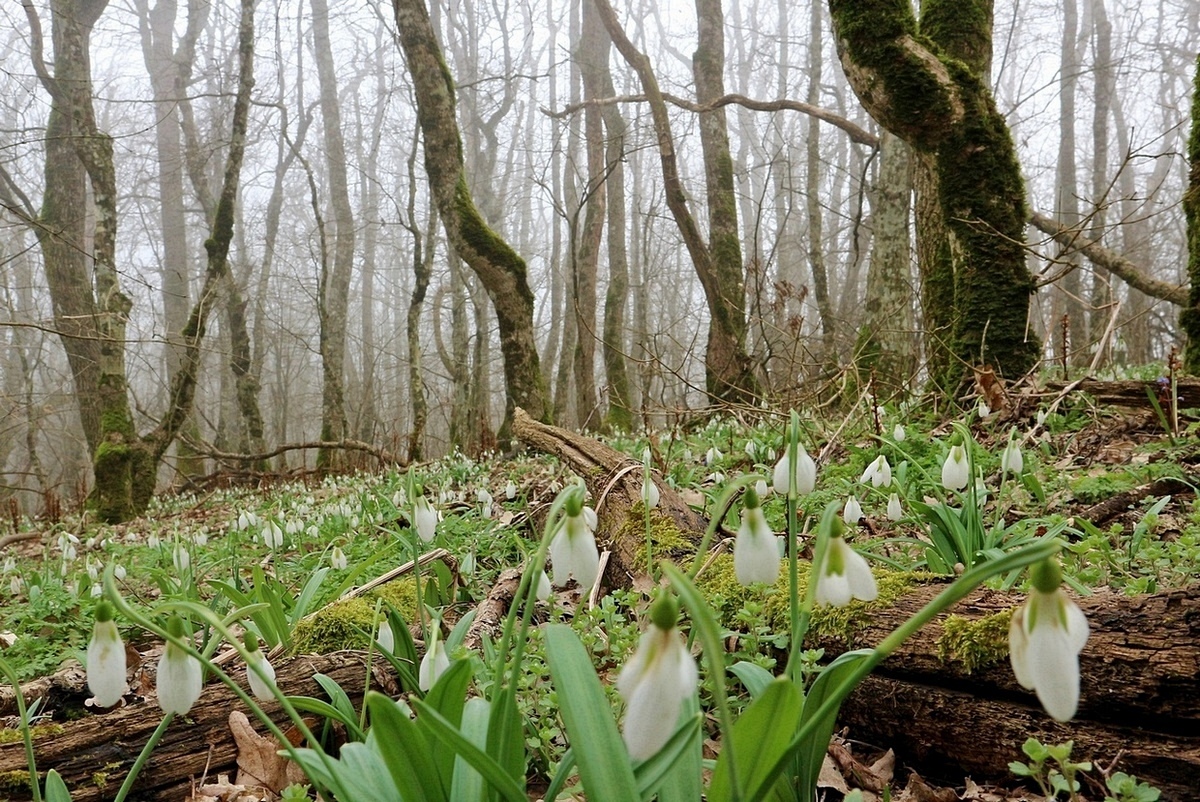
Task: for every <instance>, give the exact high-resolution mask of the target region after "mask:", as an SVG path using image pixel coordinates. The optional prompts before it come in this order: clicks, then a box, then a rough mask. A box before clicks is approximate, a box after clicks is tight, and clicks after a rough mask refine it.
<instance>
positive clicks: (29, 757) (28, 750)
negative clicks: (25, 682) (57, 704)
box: [0, 657, 42, 802]
mask: <svg viewBox="0 0 1200 802" xmlns="http://www.w3.org/2000/svg"><path fill="white" fill-rule="evenodd" d="M0 673H3V674H4V678H5V679H7V680H8V682H9V684H10V685H12V689H13V699H14V700H15V701H16V703H17V719H18V720H19V721H20V722H21V738H22V740H24V742H25V763H26V764H27V765H28V766H29V787H30V789H31V790H32V791H33V802H42V784H41V782H40V781H39V780H38V773H37V758H36V757H34V754H33V732H32V730H31V729H30V723H29V711H28V710H27V709H26V707H25V694H23V693H22V692H21V678H20V677H18V676H17V672H16V671H15V670H14V669H13V667H12V666H11V665H9V664H8V661H7V660H5V659H4V658H2V657H0Z"/></svg>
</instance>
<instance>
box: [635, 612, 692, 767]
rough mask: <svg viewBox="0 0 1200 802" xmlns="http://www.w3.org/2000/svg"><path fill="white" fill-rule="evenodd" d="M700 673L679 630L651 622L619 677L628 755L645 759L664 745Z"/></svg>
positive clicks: (637, 758)
mask: <svg viewBox="0 0 1200 802" xmlns="http://www.w3.org/2000/svg"><path fill="white" fill-rule="evenodd" d="M697 678H698V674H697V670H696V661H695V660H694V659H693V658H692V656H691V654H689V653H688V651H687V648H686V647H685V646H684V643H683V640H682V638H681V637H680V635H679V633H678V631H677V630H676V629H675V628H674V627H672V628H671V629H669V630H663V629H660V628H659V627H658V626H656V625H654V624H651V626H650V628H649V629H647V630H646V631H645V632H644V633H643V634H642V637H641V640H640V641H639V643H638V648H637V651H635V652H634V654H633V657H631V658H630V660H629V662H628V663H626V664H625V667H624V668H622V669H621V673H620V675H619V676H618V677H617V690H618V691H619V692H620V694H621V696H622V698H624V700H625V722H624V725H623V726H622V730H623V733H624V736H625V744H626V747H627V748H628V749H629V755H630V757H632V758H633V759H634V760H645V759H646V758H648V757H651V756H652V755H654V754H655V753H656V752H658V750H659V749H661V748H662V747H663V745H664V744H665V743H666V742H667V740H668V739H669V738H670V737H671V734H672V733H673V732H674V731H675V726H676V724H677V723H678V721H679V712H680V710H681V708H682V704H683V700H684V699H685V698H687V697H688V696H689V695H691V694H693V693H695V691H696V683H697Z"/></svg>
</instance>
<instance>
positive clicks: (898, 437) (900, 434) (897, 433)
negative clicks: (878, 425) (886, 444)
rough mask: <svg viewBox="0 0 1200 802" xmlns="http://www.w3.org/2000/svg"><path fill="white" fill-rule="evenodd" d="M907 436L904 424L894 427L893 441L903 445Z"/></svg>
mask: <svg viewBox="0 0 1200 802" xmlns="http://www.w3.org/2000/svg"><path fill="white" fill-rule="evenodd" d="M907 436H908V435H906V434H905V433H904V426H903V425H902V424H899V423H897V424H896V425H895V426H893V427H892V439H893V440H895V441H896V442H897V443H903V442H904V438H905V437H907Z"/></svg>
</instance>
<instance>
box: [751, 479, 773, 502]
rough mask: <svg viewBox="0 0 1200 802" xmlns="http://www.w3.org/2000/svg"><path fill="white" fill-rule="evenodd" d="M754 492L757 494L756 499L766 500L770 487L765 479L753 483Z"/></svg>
mask: <svg viewBox="0 0 1200 802" xmlns="http://www.w3.org/2000/svg"><path fill="white" fill-rule="evenodd" d="M754 492H755V493H758V497H759V498H760V499H761V498H766V497H767V496H768V495H770V493H771V486H770V485H769V484H767V480H766V479H759V480H758V481H757V482H755V483H754Z"/></svg>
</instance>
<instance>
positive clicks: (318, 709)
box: [288, 696, 364, 741]
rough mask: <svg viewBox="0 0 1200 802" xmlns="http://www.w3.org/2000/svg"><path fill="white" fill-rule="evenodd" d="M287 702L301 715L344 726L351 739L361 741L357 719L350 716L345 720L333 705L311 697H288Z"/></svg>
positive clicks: (362, 734)
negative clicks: (309, 715) (308, 714)
mask: <svg viewBox="0 0 1200 802" xmlns="http://www.w3.org/2000/svg"><path fill="white" fill-rule="evenodd" d="M288 701H289V702H291V703H292V706H293V707H295V708H296V709H297V710H299V711H301V712H302V713H316V714H317V715H318V716H324V717H325V718H327V719H329V720H330V721H336V722H338V723H340V724H342V725H344V726H345V727H346V728H347V730H348V731H349V732H350V737H351V738H353V739H354V740H357V741H361V740H363V738H364V733H363V731H362V730H361V729H360V728H359V726H358V718H357V717H355V716H353V715H352V716H350V717H349V718H347V717H346V716H345V715H343V713H342V711H341V710H338V709H337V708H336V707H334V706H333V705H331V704H329V703H328V702H325V701H322V700H320V699H313V698H312V697H311V696H289V697H288Z"/></svg>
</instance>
